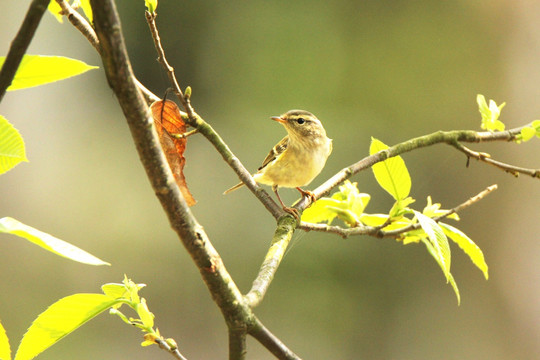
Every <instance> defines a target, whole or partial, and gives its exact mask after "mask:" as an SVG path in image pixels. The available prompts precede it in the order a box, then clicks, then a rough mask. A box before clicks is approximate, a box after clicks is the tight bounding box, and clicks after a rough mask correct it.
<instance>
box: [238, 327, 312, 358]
mask: <svg viewBox="0 0 540 360" xmlns="http://www.w3.org/2000/svg"><path fill="white" fill-rule="evenodd" d="M249 334H250V335H251V336H253V337H254V338H255V339H257V340H258V341H259V342H260V343H261V344H262V345H263V346H264V347H265V348H267V349H268V350H269V351H270V352H271V353H272V354H274V356H275V357H277V358H278V359H280V360H301V358H300V357H299V356H298V355H296V354H295V353H294V352H292V351H291V350H290V349H289V348H288V347H287V346H286V345H285V344H283V343H282V342H281V341H280V340H279V339H278V338H277V337H276V336H275V335H274V334H272V333H271V332H270V331H269V330H268V329H267V328H266V327H264V325H263V324H262V323H261V322H260V320H259V319H257V318H255V324H254V326H252V327H251V328H250V329H249Z"/></svg>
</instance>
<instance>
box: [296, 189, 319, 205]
mask: <svg viewBox="0 0 540 360" xmlns="http://www.w3.org/2000/svg"><path fill="white" fill-rule="evenodd" d="M296 190H298V191H300V194H302V196H305V197H307V198H309V200H310V203H309V205H308V207H310V206H311V205H313V203H314V202H315V201H316V200H317V199H315V194H314V193H312V192H311V191H309V190H304V189H301V188H299V187H297V188H296Z"/></svg>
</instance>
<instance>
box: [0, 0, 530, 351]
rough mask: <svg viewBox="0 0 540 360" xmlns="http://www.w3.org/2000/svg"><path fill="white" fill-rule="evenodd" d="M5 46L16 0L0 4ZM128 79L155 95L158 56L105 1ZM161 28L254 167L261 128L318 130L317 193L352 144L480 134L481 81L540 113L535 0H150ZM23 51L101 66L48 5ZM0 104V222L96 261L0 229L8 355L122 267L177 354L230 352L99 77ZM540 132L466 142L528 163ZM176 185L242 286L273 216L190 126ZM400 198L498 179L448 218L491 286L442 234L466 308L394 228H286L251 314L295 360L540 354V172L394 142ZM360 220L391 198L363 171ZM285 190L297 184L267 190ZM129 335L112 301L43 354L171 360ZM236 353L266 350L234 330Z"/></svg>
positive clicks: (446, 201)
mask: <svg viewBox="0 0 540 360" xmlns="http://www.w3.org/2000/svg"><path fill="white" fill-rule="evenodd" d="M2 3H3V6H2V7H3V8H4V9H5V10H6V11H4V12H3V14H2V15H0V19H1V21H0V53H1V54H6V53H7V51H8V49H9V44H10V42H11V40H12V39H13V37H14V36H15V34H16V32H17V30H18V27H19V25H20V23H21V21H22V18H23V16H24V13H25V12H26V9H27V6H28V3H29V1H20V0H3V1H2ZM118 8H119V12H120V15H121V19H122V22H123V25H124V34H125V36H126V41H127V47H128V50H129V52H130V55H131V60H132V63H133V68H134V71H135V73H136V75H137V76H138V78H139V79H140V80H141V81H142V82H143V83H144V84H146V85H147V86H148V87H149V88H150V89H151V90H152V91H154V92H155V93H156V94H158V95H161V94H163V93H164V92H165V89H166V88H167V87H168V83H167V78H166V76H165V74H164V73H163V71H162V70H161V68H160V66H159V65H158V63H157V62H156V54H155V51H154V49H153V45H152V41H151V38H150V35H149V31H148V28H147V25H146V23H145V20H144V13H143V12H144V6H143V1H122V0H120V1H118ZM158 14H159V16H158V19H157V23H158V26H159V29H160V32H161V37H162V40H163V44H164V47H165V50H166V52H167V55H168V60H169V62H170V63H171V64H172V65H173V66H174V67H175V68H176V71H177V75H178V77H179V79H180V82H181V83H182V85H183V86H184V87H185V86H187V85H190V86H192V88H193V97H192V102H193V105H194V107H195V109H196V110H197V111H198V112H199V113H200V114H201V115H202V116H203V117H204V118H205V119H206V120H207V121H208V122H210V123H211V124H212V126H214V127H215V129H216V130H217V131H218V132H219V133H220V134H221V135H222V137H223V138H224V139H225V141H226V142H227V143H228V144H229V146H230V148H231V149H232V150H233V152H235V154H236V155H237V156H238V157H239V158H240V159H241V160H242V161H243V163H244V164H245V166H246V167H247V168H249V169H253V170H255V169H256V168H257V167H258V166H259V164H260V162H261V161H262V159H263V158H264V156H265V155H266V154H267V151H268V150H269V149H270V147H271V146H273V145H274V144H275V142H277V141H278V140H279V139H281V137H282V136H284V134H285V132H284V129H283V128H282V127H280V126H279V125H278V124H276V123H274V122H272V121H271V120H269V117H270V116H273V115H279V114H280V113H283V112H285V111H287V110H289V109H292V108H301V109H307V110H309V111H312V112H313V113H315V114H316V115H317V116H318V117H319V118H320V119H321V120H322V121H323V123H324V124H325V127H326V129H327V132H328V135H329V137H331V138H333V139H334V152H333V154H332V156H331V157H330V159H329V161H328V163H327V166H326V168H325V170H324V171H323V173H322V174H321V175H320V176H319V177H318V178H317V179H316V180H315V181H314V182H313V184H312V185H311V187H313V188H314V187H316V186H317V185H319V184H320V183H322V182H323V181H324V179H326V178H328V177H329V176H331V175H332V174H334V173H335V172H337V171H339V170H340V169H341V168H343V167H345V166H347V165H350V164H352V163H353V162H355V161H357V160H359V159H360V158H362V157H363V156H365V155H366V154H367V153H368V147H369V141H370V137H371V136H374V137H377V138H379V139H381V140H382V141H384V142H385V143H387V144H395V143H397V142H400V141H403V140H407V139H409V138H411V137H414V136H419V135H423V134H427V133H431V132H433V131H436V130H440V129H443V130H451V129H479V124H480V114H479V113H478V110H477V105H476V100H475V98H476V94H478V93H482V94H484V95H485V96H486V97H487V98H488V99H489V98H491V99H495V100H496V101H497V102H498V103H500V102H503V101H506V102H507V106H506V107H505V109H504V110H503V116H502V120H503V121H505V123H506V124H507V126H508V127H515V126H519V125H522V124H524V123H526V122H529V121H531V120H534V119H538V118H540V101H538V99H539V98H540V87H539V86H538V84H540V66H539V65H538V64H540V3H538V2H533V1H515V0H496V1H493V0H492V1H487V0H485V1H484V0H476V1H463V0H462V1H436V0H433V1H428V0H418V1H362V2H354V1H339V0H336V1H326V2H320V3H319V2H312V1H252V2H242V1H227V2H218V1H207V2H188V1H165V0H162V1H161V2H160V4H159V7H158ZM29 53H32V54H45V55H64V56H69V57H73V58H77V59H82V60H84V61H86V62H88V63H90V64H93V65H99V66H101V61H100V59H99V58H98V56H97V55H96V54H95V53H94V50H93V48H92V47H91V46H90V45H89V44H88V43H87V42H86V40H85V39H84V38H83V37H82V36H81V35H80V34H79V33H78V32H77V31H76V30H75V29H73V28H72V27H71V25H70V24H69V23H64V24H59V23H57V22H56V20H55V19H54V18H53V17H52V16H50V15H49V14H47V15H46V16H45V18H44V19H43V21H42V24H41V26H40V28H39V29H38V33H37V36H36V37H35V39H34V40H33V42H32V45H31V47H30V51H29ZM0 113H1V114H2V115H4V116H5V117H6V118H7V119H9V120H10V121H11V122H12V123H13V124H14V126H15V127H16V128H18V129H19V130H20V132H21V133H22V135H23V136H24V139H25V141H26V143H27V148H28V157H29V159H30V163H25V164H22V165H20V166H18V167H17V168H16V169H14V170H13V171H11V172H9V173H7V174H5V175H3V176H1V177H0V217H3V216H12V217H15V218H17V219H19V220H21V221H23V222H25V223H27V224H30V225H32V226H35V227H37V228H39V229H41V230H43V231H47V232H49V233H51V234H54V235H55V236H57V237H60V238H62V239H64V240H66V241H69V242H71V243H73V244H75V245H77V246H80V247H82V248H83V249H85V250H88V251H90V252H91V253H93V254H95V255H97V256H98V257H100V258H102V259H104V260H106V261H109V262H111V263H112V266H111V267H106V268H105V267H101V268H94V267H89V266H85V265H81V264H78V263H74V262H71V261H68V260H65V259H62V258H59V257H57V256H54V255H51V254H49V253H46V252H44V251H42V250H40V249H38V248H37V247H35V246H32V245H29V244H27V243H26V242H24V241H20V240H18V239H16V238H15V237H12V236H7V235H0V241H1V243H0V249H1V250H0V254H1V255H0V273H1V274H2V284H1V288H2V291H1V295H0V319H1V320H2V323H3V325H4V326H5V328H6V329H7V332H8V336H9V337H10V339H11V343H12V347H13V348H14V349H15V348H16V347H17V344H18V342H19V341H20V339H21V337H22V335H23V334H24V332H25V330H26V328H27V327H28V326H29V324H30V323H31V322H32V320H33V319H35V317H36V316H37V315H38V314H39V313H40V312H42V311H43V310H44V309H46V307H47V306H48V305H50V304H51V303H53V302H54V301H56V300H58V299H59V298H61V297H64V296H67V295H70V294H73V293H78V292H99V291H100V289H99V287H100V285H102V284H104V283H107V282H120V281H121V279H122V277H123V274H124V273H125V274H127V275H128V276H129V277H131V278H132V279H133V280H135V281H136V282H141V283H146V284H148V287H147V288H146V289H144V290H143V292H142V296H144V297H145V298H146V299H147V301H148V304H149V306H150V308H151V310H152V311H153V312H154V313H155V315H156V318H157V319H156V323H157V325H158V327H159V329H160V331H161V332H162V334H164V335H165V336H166V337H173V338H175V339H176V340H177V341H178V343H179V346H180V349H181V350H182V351H183V353H184V354H185V355H186V356H187V357H188V358H189V359H224V358H227V334H226V327H225V324H224V322H223V320H222V318H221V314H220V313H219V311H218V309H217V308H216V306H215V305H214V303H213V302H212V300H211V297H210V295H209V293H208V291H207V289H206V287H205V285H204V284H203V283H202V281H201V279H200V276H199V274H198V272H197V270H196V268H195V266H194V265H193V264H192V261H191V259H190V258H189V256H188V255H187V254H186V252H185V251H184V249H183V248H182V246H181V244H180V242H179V241H178V239H177V238H176V237H175V234H174V233H173V232H172V231H171V230H170V228H169V225H168V222H167V220H166V218H165V215H164V213H163V211H162V210H161V208H160V205H159V203H158V201H157V199H156V198H155V196H154V195H153V191H152V189H151V188H150V186H149V182H148V180H147V179H146V175H145V173H144V170H143V168H142V166H141V164H140V162H139V159H138V155H137V154H136V152H135V147H134V146H133V143H132V140H131V137H130V134H129V131H128V128H127V125H126V122H125V120H124V118H123V116H122V113H121V111H120V109H119V106H118V104H117V102H116V99H115V96H114V94H113V93H112V91H111V90H110V89H109V87H108V86H107V82H106V79H105V76H104V73H103V70H102V69H100V70H94V71H92V72H89V73H86V74H84V75H82V76H79V77H77V78H73V79H70V80H67V81H63V82H59V83H55V84H51V85H48V86H44V87H38V88H34V89H29V90H23V91H17V92H11V93H8V94H7V95H6V97H5V99H4V101H3V102H2V104H0ZM539 144H540V142H538V141H536V142H534V141H532V142H530V143H526V144H523V145H520V146H518V145H515V144H506V143H498V144H480V145H471V147H472V148H473V149H476V150H479V151H486V152H489V153H491V154H492V155H493V156H494V157H495V158H496V159H499V160H501V161H506V162H509V163H513V164H516V165H519V166H524V167H533V168H538V167H540V163H539V154H540V145H539ZM186 156H187V167H186V177H187V180H188V184H189V185H190V188H191V191H192V193H193V194H194V196H195V197H196V198H197V200H198V204H197V205H196V206H195V207H194V208H193V213H194V214H195V216H196V217H197V219H198V220H199V221H200V223H201V224H202V225H203V226H204V227H205V230H206V231H207V232H208V234H209V236H210V238H211V240H212V242H213V244H214V245H215V247H216V248H217V249H218V251H219V252H220V254H221V255H222V257H223V260H224V262H225V265H226V267H227V269H228V270H229V271H230V272H231V274H232V276H233V277H234V278H235V280H236V282H237V284H238V286H239V287H240V288H241V290H242V291H244V292H245V291H247V290H248V289H249V287H250V285H251V281H252V280H253V278H254V276H255V274H256V272H257V270H258V267H259V265H260V263H261V261H262V259H263V257H264V255H265V251H266V249H267V247H268V244H269V241H270V239H271V236H272V234H273V231H274V226H275V221H274V220H273V218H271V217H270V216H269V214H268V213H267V212H266V211H265V210H264V209H263V207H262V206H261V204H260V203H259V202H258V201H257V200H255V199H254V197H253V196H252V195H251V194H250V193H249V192H248V191H246V190H245V189H243V190H239V191H237V192H235V193H232V194H230V195H228V196H222V192H223V190H225V189H227V188H228V187H229V186H231V185H234V184H235V183H236V182H237V180H238V178H237V177H236V175H235V174H234V173H233V172H232V171H231V170H230V169H229V168H228V167H227V166H226V165H225V164H224V163H223V161H222V159H221V157H220V156H219V155H218V154H217V153H216V152H215V151H214V150H213V148H212V147H211V146H209V143H208V142H207V141H206V140H205V139H204V138H203V137H201V136H194V137H192V138H190V140H189V143H188V150H187V154H186ZM404 159H405V161H406V163H407V165H408V167H409V171H410V173H411V176H412V180H413V188H412V193H411V196H413V197H414V198H416V199H417V202H416V206H417V208H419V209H421V208H423V206H424V205H425V199H426V196H427V195H432V197H433V199H434V201H436V202H442V204H443V206H444V207H446V208H451V207H454V206H456V205H457V204H459V203H461V202H463V201H464V200H466V199H468V198H469V197H470V196H473V195H474V194H476V193H478V192H479V191H481V190H482V189H484V188H485V187H487V186H489V185H491V184H494V183H496V184H498V185H499V190H497V191H496V192H495V193H493V194H492V195H490V196H489V197H488V198H486V199H485V200H483V201H481V202H480V203H478V204H476V205H475V206H473V207H471V208H468V209H467V210H466V211H464V212H463V213H462V214H461V216H462V221H461V222H460V223H458V224H457V226H458V227H459V228H461V229H463V230H464V231H465V232H466V233H467V234H468V235H469V236H470V237H471V238H472V239H473V240H475V241H476V242H477V244H478V245H479V246H480V247H481V248H482V249H483V250H484V254H485V257H486V260H487V262H488V265H489V266H490V279H489V281H485V280H484V279H483V276H482V274H481V273H480V271H478V270H477V269H476V268H475V267H474V266H473V265H472V263H471V262H470V261H469V259H468V258H467V257H466V256H465V255H464V254H463V253H462V252H461V250H459V249H458V248H457V247H456V246H453V247H452V250H453V264H452V272H453V274H454V277H455V279H456V281H457V283H458V285H459V287H460V290H461V295H462V304H461V306H459V307H458V306H457V305H456V299H455V296H454V294H453V292H452V289H451V287H450V286H448V285H446V284H445V281H444V276H443V274H442V273H441V271H440V269H439V268H438V266H437V264H436V263H435V262H434V260H433V259H432V258H431V257H430V256H429V255H428V253H427V251H426V250H425V248H424V247H423V246H422V245H408V246H403V245H401V244H400V243H397V242H395V241H393V240H389V239H383V240H381V239H372V238H367V237H355V238H350V239H347V240H343V239H341V238H338V237H336V236H332V235H326V234H318V233H308V234H301V233H299V234H296V235H295V237H294V240H293V247H292V249H290V250H289V251H288V253H287V255H286V257H285V259H284V262H283V264H282V266H281V267H280V269H279V271H278V273H277V275H276V278H275V280H274V282H273V284H272V286H271V287H270V290H269V292H268V294H267V296H266V299H265V301H264V302H263V303H262V305H261V306H260V307H259V308H257V310H256V313H257V314H258V316H259V317H260V319H261V320H262V321H263V322H264V323H265V324H266V325H267V327H268V328H269V329H270V330H272V331H273V332H274V333H275V334H276V335H277V336H278V337H280V338H281V339H282V340H283V341H284V342H285V343H286V344H287V345H288V346H290V348H291V349H293V350H294V351H295V352H296V353H297V354H299V355H300V356H301V357H303V358H305V359H490V360H498V359H537V358H538V357H537V356H538V354H539V353H540V345H539V344H540V341H539V340H540V335H539V334H540V321H539V320H540V301H539V298H540V271H539V261H538V259H539V257H540V241H539V240H540V239H539V235H538V234H539V233H540V222H539V215H540V211H539V206H538V202H539V199H540V184H539V182H538V180H533V179H531V178H527V177H524V176H522V177H520V178H518V179H515V178H514V177H512V176H510V175H508V174H505V173H503V172H501V171H499V170H496V169H494V168H492V167H490V166H487V165H485V164H481V163H478V162H476V161H472V162H471V164H470V167H469V168H466V167H465V164H466V159H465V157H464V156H463V155H461V154H458V153H457V152H456V151H455V150H453V149H452V148H449V147H447V146H443V145H439V146H436V147H432V148H428V149H424V150H420V151H415V152H414V153H411V154H407V155H405V156H404ZM352 180H353V181H356V182H358V183H359V188H360V190H361V191H363V192H367V193H370V194H371V195H372V201H371V203H370V205H369V207H368V209H367V210H368V211H370V212H383V211H388V209H389V207H390V206H391V204H392V202H391V198H390V197H389V195H388V194H386V193H385V192H383V191H382V190H380V189H379V188H378V186H377V185H376V183H375V181H374V179H373V175H372V174H371V172H369V171H367V172H364V173H361V174H358V175H357V176H355V177H354V178H353V179H352ZM282 194H283V195H282V196H283V197H284V199H286V201H288V202H292V201H294V200H295V199H296V197H297V192H296V191H292V190H283V191H282ZM141 341H142V338H141V336H140V333H139V332H138V331H137V330H136V329H134V328H129V327H127V326H126V325H125V324H124V323H122V322H121V321H120V320H119V319H117V318H113V317H111V316H109V315H107V314H103V315H101V316H100V317H99V318H97V319H96V320H94V321H92V322H90V323H89V324H87V325H85V326H84V327H82V328H81V329H79V330H78V331H76V332H75V333H74V334H72V335H70V336H69V337H67V338H66V339H65V340H62V341H61V342H60V343H59V344H57V345H56V346H54V347H52V348H51V349H49V350H47V351H46V352H45V353H43V354H42V355H41V356H40V358H41V359H71V358H77V359H80V360H82V359H124V358H129V359H148V358H154V359H169V358H170V355H168V354H166V353H165V352H162V351H160V350H158V349H157V348H153V347H151V348H141V347H140V346H139V343H140V342H141ZM248 350H249V352H248V358H249V359H271V358H272V357H271V356H270V355H269V354H268V353H267V352H266V350H264V349H263V348H262V346H260V345H258V344H257V343H256V342H255V341H253V340H249V349H248Z"/></svg>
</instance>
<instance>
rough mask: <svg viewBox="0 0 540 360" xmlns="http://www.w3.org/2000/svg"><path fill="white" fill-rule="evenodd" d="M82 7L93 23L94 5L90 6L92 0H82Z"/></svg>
mask: <svg viewBox="0 0 540 360" xmlns="http://www.w3.org/2000/svg"><path fill="white" fill-rule="evenodd" d="M80 1H81V8H82V9H83V11H84V15H86V18H87V19H88V20H89V21H90V22H91V23H92V22H94V14H93V13H92V7H91V6H90V0H80Z"/></svg>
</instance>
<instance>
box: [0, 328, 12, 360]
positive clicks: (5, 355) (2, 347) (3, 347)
mask: <svg viewBox="0 0 540 360" xmlns="http://www.w3.org/2000/svg"><path fill="white" fill-rule="evenodd" d="M0 360H11V348H10V347H9V339H8V337H7V335H6V330H5V329H4V327H3V326H2V323H1V322H0Z"/></svg>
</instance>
